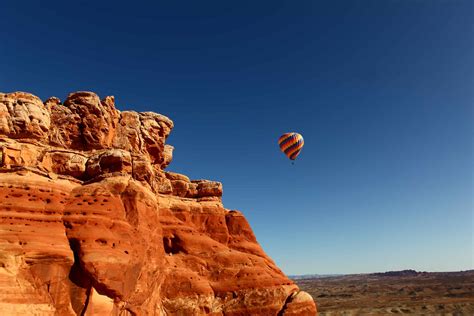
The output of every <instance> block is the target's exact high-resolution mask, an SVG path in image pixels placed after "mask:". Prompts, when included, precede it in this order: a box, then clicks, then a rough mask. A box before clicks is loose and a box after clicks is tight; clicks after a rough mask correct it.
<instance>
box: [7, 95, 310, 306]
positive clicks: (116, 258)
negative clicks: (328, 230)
mask: <svg viewBox="0 0 474 316" xmlns="http://www.w3.org/2000/svg"><path fill="white" fill-rule="evenodd" d="M172 128H173V122H172V121H171V120H170V119H169V118H167V117H165V116H163V115H160V114H156V113H152V112H145V113H137V112H133V111H123V112H120V111H118V110H117V109H116V108H115V104H114V98H113V97H106V98H105V99H102V100H101V99H100V98H99V97H98V96H97V95H96V94H94V93H91V92H76V93H72V94H70V95H69V96H68V97H67V99H66V100H65V101H64V103H61V101H60V100H59V99H58V98H54V97H53V98H49V99H48V100H46V101H45V102H42V101H41V100H40V99H39V98H37V97H35V96H33V95H31V94H28V93H23V92H15V93H9V94H1V93H0V310H1V311H2V315H314V314H316V307H315V304H314V301H313V300H312V298H311V297H310V296H309V294H307V293H305V292H301V291H299V289H298V287H297V286H296V285H295V284H294V283H293V282H292V281H290V280H289V279H288V278H287V277H286V276H285V275H284V274H283V273H282V272H281V270H280V269H278V267H277V266H276V265H275V263H274V262H273V261H272V260H271V258H269V257H268V256H267V255H266V254H265V253H264V251H263V250H262V248H261V247H260V245H259V244H258V243H257V240H256V238H255V236H254V234H253V232H252V230H251V228H250V226H249V224H248V222H247V221H246V219H245V217H244V216H243V215H242V213H240V212H238V211H230V210H227V209H225V208H224V206H223V205H222V201H221V197H222V184H221V183H219V182H215V181H208V180H190V179H189V178H188V177H187V176H185V175H181V174H177V173H173V172H169V171H164V169H165V168H166V167H167V166H168V164H169V163H170V162H171V160H172V153H173V147H172V146H169V145H167V144H165V142H166V139H167V137H168V135H169V134H170V132H171V130H172Z"/></svg>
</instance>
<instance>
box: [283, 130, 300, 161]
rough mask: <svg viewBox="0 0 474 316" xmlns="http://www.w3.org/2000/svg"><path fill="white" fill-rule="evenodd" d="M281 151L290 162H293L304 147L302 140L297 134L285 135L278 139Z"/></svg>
mask: <svg viewBox="0 0 474 316" xmlns="http://www.w3.org/2000/svg"><path fill="white" fill-rule="evenodd" d="M278 145H279V146H280V149H281V151H282V152H283V153H284V154H285V155H286V156H287V157H288V158H290V159H291V160H295V159H296V157H297V156H298V155H299V153H300V152H301V149H302V148H303V146H304V139H303V136H301V134H298V133H285V134H283V135H281V136H280V138H279V139H278Z"/></svg>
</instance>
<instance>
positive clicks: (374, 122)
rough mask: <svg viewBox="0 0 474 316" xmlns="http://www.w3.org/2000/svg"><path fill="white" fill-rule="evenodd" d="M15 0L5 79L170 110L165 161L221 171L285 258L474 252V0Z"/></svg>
mask: <svg viewBox="0 0 474 316" xmlns="http://www.w3.org/2000/svg"><path fill="white" fill-rule="evenodd" d="M19 3H20V2H19V1H2V4H0V11H1V12H2V14H1V15H2V17H1V19H0V34H1V37H0V39H1V42H0V65H1V71H0V91H3V92H10V91H16V90H23V91H29V92H32V93H34V94H36V95H38V96H40V97H41V98H43V99H45V98H47V97H49V96H52V95H55V96H58V97H60V98H61V99H62V100H64V99H65V97H66V95H67V93H69V92H72V91H76V90H91V91H95V92H97V93H98V94H99V95H100V96H102V97H105V96H106V95H115V96H116V102H117V107H118V108H119V109H121V110H124V109H134V110H138V111H149V110H151V111H156V112H159V113H162V114H165V115H167V116H169V117H170V118H172V119H173V120H174V122H175V129H174V131H173V133H172V135H171V136H170V138H169V143H170V144H172V145H174V146H175V147H176V150H175V155H174V161H173V163H172V164H171V165H170V167H169V170H173V171H176V172H180V173H184V174H187V175H189V176H191V177H192V178H207V179H214V180H218V181H222V182H223V183H224V191H225V192H224V202H225V205H226V206H227V207H228V208H231V209H239V210H241V211H243V213H244V214H245V216H246V217H247V219H248V220H249V222H250V224H251V226H252V228H253V229H254V231H255V233H256V235H257V238H258V240H259V242H260V243H261V244H262V246H263V247H264V249H265V250H266V251H267V253H268V254H269V255H270V256H271V257H273V258H274V259H275V261H276V262H277V263H278V264H279V265H280V266H281V267H282V269H283V270H284V271H285V272H286V273H288V274H305V273H353V272H373V271H385V270H398V269H407V268H413V269H417V270H428V271H445V270H461V269H472V268H473V266H474V263H473V261H474V254H473V252H474V250H473V226H474V222H473V195H474V190H473V189H474V187H473V177H474V174H473V170H474V168H473V167H474V165H473V161H474V160H473V158H474V154H473V151H474V150H473V118H474V116H473V101H474V93H473V88H474V73H473V72H474V70H473V69H474V59H473V58H474V57H473V56H474V44H473V41H474V14H473V12H474V7H473V3H474V2H472V1H458V0H452V1H439V0H432V1H428V0H426V1H417V0H407V1H402V0H400V1H390V0H387V1H368V0H367V1H284V2H283V1H153V2H149V4H144V2H141V1H132V2H130V1H127V2H124V3H120V2H118V1H110V2H108V3H106V2H105V1H94V2H93V1H90V2H85V1H58V2H55V1H31V2H27V1H21V5H20V4H19ZM288 131H296V132H299V133H301V134H302V135H303V136H304V138H305V147H304V148H303V151H302V153H301V154H300V156H299V157H298V159H297V161H296V163H295V165H291V163H290V161H289V160H288V159H287V158H286V157H285V156H284V155H283V154H282V153H281V152H279V149H278V146H277V139H278V137H279V136H280V134H282V133H284V132H288Z"/></svg>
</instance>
